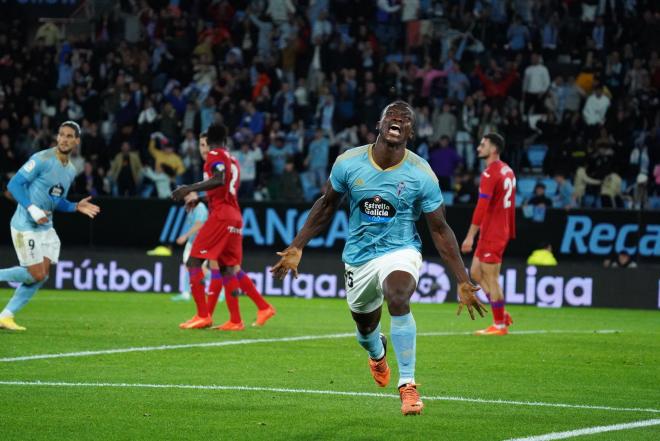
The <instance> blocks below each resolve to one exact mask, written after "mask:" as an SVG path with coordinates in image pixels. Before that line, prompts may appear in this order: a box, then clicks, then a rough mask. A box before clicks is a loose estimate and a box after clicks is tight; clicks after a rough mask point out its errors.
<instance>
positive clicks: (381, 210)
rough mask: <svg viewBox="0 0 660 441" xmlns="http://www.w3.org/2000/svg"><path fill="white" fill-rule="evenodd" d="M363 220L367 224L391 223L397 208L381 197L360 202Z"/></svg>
mask: <svg viewBox="0 0 660 441" xmlns="http://www.w3.org/2000/svg"><path fill="white" fill-rule="evenodd" d="M360 212H361V213H362V219H364V220H366V221H367V222H389V221H391V220H392V218H394V215H395V214H396V208H394V206H393V205H392V204H390V203H389V202H387V201H386V200H385V199H383V198H382V197H380V196H374V197H372V198H368V199H362V200H361V201H360Z"/></svg>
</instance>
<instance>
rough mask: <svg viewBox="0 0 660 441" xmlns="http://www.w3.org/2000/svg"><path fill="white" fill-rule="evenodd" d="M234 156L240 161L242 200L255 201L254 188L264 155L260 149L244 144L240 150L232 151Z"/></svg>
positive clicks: (240, 193)
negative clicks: (259, 163)
mask: <svg viewBox="0 0 660 441" xmlns="http://www.w3.org/2000/svg"><path fill="white" fill-rule="evenodd" d="M232 156H233V157H235V158H236V159H237V160H238V164H239V165H240V166H241V174H240V176H241V177H240V179H241V185H240V187H238V197H239V198H240V199H254V188H255V183H256V180H257V163H258V162H260V161H261V160H262V159H264V154H263V152H262V151H261V149H260V148H259V147H256V148H255V147H252V146H250V144H249V143H247V142H243V143H242V144H241V148H240V150H234V151H232Z"/></svg>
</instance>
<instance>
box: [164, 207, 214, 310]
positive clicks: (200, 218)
mask: <svg viewBox="0 0 660 441" xmlns="http://www.w3.org/2000/svg"><path fill="white" fill-rule="evenodd" d="M208 218H209V210H208V208H206V205H205V204H204V203H203V202H200V203H198V204H197V205H196V206H195V207H194V208H193V209H192V210H191V211H190V212H189V213H188V214H187V215H186V220H185V222H184V223H183V231H185V233H183V234H182V235H181V236H179V237H178V238H177V239H176V243H177V244H179V245H183V244H185V247H184V248H183V264H184V265H185V264H186V262H187V261H188V257H190V250H191V248H192V244H193V242H194V241H195V237H197V232H198V231H199V230H200V229H201V228H202V226H204V222H206V219H208ZM184 274H185V276H184V278H185V279H184V281H183V285H182V286H185V287H186V289H189V287H190V280H189V277H188V271H184ZM190 298H191V297H190V291H183V292H182V293H181V294H178V295H176V296H173V297H172V300H173V301H175V302H179V301H186V302H187V301H188V300H190Z"/></svg>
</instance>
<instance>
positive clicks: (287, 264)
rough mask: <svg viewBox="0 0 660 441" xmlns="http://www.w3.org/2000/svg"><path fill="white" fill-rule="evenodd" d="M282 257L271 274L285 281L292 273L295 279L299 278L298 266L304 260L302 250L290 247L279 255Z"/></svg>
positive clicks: (271, 270)
mask: <svg viewBox="0 0 660 441" xmlns="http://www.w3.org/2000/svg"><path fill="white" fill-rule="evenodd" d="M277 255H278V256H280V257H281V259H280V261H279V262H277V263H276V264H275V266H273V267H272V268H271V269H270V272H271V273H272V274H273V276H274V277H275V278H276V279H280V280H282V279H284V278H285V277H286V275H287V274H288V273H289V271H291V272H292V273H293V277H298V264H300V259H301V258H302V250H301V249H300V248H296V247H288V248H287V249H285V250H284V251H281V252H279V253H277Z"/></svg>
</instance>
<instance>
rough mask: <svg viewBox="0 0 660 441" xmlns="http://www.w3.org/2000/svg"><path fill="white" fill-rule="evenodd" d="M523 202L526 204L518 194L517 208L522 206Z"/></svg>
mask: <svg viewBox="0 0 660 441" xmlns="http://www.w3.org/2000/svg"><path fill="white" fill-rule="evenodd" d="M523 202H525V198H523V197H522V196H521V195H520V194H518V193H516V207H520V206H522V204H523Z"/></svg>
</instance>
